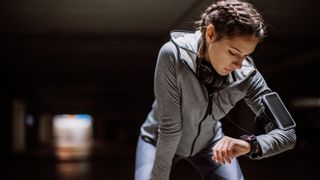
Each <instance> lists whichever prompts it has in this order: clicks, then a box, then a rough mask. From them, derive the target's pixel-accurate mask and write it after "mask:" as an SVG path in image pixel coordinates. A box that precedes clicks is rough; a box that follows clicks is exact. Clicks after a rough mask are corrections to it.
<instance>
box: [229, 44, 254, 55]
mask: <svg viewBox="0 0 320 180" xmlns="http://www.w3.org/2000/svg"><path fill="white" fill-rule="evenodd" d="M231 48H233V49H235V50H237V51H238V52H239V53H241V54H243V53H242V51H240V50H239V49H238V48H236V47H233V46H231ZM250 54H251V53H250ZM250 54H245V55H244V56H249V55H250Z"/></svg>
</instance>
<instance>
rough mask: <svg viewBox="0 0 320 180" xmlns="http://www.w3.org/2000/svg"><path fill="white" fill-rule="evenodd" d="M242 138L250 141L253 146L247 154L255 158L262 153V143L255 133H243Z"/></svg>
mask: <svg viewBox="0 0 320 180" xmlns="http://www.w3.org/2000/svg"><path fill="white" fill-rule="evenodd" d="M240 139H242V140H244V141H246V142H248V143H249V144H250V146H251V150H250V152H248V153H247V154H246V156H249V157H251V158H255V157H257V156H259V155H260V154H261V150H260V145H259V143H258V140H257V138H256V136H255V135H254V134H251V135H246V134H245V135H242V136H241V137H240Z"/></svg>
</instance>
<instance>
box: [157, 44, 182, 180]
mask: <svg viewBox="0 0 320 180" xmlns="http://www.w3.org/2000/svg"><path fill="white" fill-rule="evenodd" d="M176 52H177V49H176V47H175V46H174V45H173V44H172V43H171V42H169V43H166V44H165V45H164V46H163V47H162V48H161V50H160V52H159V55H158V61H157V65H156V70H155V79H154V93H155V98H156V101H157V103H158V108H159V110H158V116H157V118H159V120H160V125H159V139H158V142H157V150H156V158H155V162H154V166H153V170H152V179H153V180H168V179H169V176H170V169H171V164H172V159H173V156H174V154H175V152H176V149H177V146H178V143H179V141H180V138H181V129H182V123H181V109H180V90H179V88H178V86H177V74H176V63H177V59H176V54H177V53H176Z"/></svg>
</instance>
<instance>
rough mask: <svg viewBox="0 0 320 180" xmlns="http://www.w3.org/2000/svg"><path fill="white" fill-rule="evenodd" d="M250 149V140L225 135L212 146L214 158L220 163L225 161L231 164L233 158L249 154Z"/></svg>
mask: <svg viewBox="0 0 320 180" xmlns="http://www.w3.org/2000/svg"><path fill="white" fill-rule="evenodd" d="M250 150H251V146H250V144H249V143H248V142H246V141H244V140H242V139H235V138H231V137H228V136H224V137H223V138H221V140H220V141H219V142H218V143H217V144H216V145H215V146H214V147H213V148H212V154H213V156H212V159H213V160H214V161H216V162H217V163H220V164H225V162H227V163H229V164H230V163H231V160H232V159H233V158H235V157H239V156H241V155H244V154H247V153H248V152H250Z"/></svg>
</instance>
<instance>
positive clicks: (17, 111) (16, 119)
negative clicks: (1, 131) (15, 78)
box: [12, 99, 26, 152]
mask: <svg viewBox="0 0 320 180" xmlns="http://www.w3.org/2000/svg"><path fill="white" fill-rule="evenodd" d="M25 115H26V108H25V104H24V102H23V101H22V100H19V99H15V100H14V101H13V116H12V117H13V124H12V127H13V131H12V132H13V134H12V137H13V139H12V140H13V142H12V150H13V151H14V152H21V151H24V150H25V147H26V132H25V122H24V121H25Z"/></svg>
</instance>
